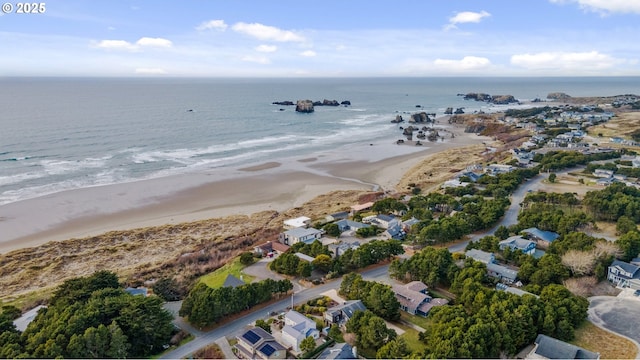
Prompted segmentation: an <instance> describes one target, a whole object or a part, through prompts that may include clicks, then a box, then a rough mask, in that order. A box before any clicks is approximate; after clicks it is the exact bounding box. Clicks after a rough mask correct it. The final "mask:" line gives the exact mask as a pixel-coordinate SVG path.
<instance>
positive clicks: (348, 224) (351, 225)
mask: <svg viewBox="0 0 640 360" xmlns="http://www.w3.org/2000/svg"><path fill="white" fill-rule="evenodd" d="M336 225H338V229H339V230H340V232H345V231H347V230H354V231H356V230H358V229H362V228H366V227H369V226H371V225H367V224H363V223H361V222H357V221H353V220H347V219H343V220H338V221H336Z"/></svg>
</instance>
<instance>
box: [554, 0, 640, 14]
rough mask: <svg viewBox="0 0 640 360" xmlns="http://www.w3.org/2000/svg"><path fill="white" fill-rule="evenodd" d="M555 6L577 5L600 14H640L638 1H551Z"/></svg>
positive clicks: (639, 2)
mask: <svg viewBox="0 0 640 360" xmlns="http://www.w3.org/2000/svg"><path fill="white" fill-rule="evenodd" d="M550 1H551V2H552V3H555V4H564V3H577V4H578V5H580V7H581V8H582V9H585V10H590V11H594V12H600V13H635V14H640V1H638V0H550Z"/></svg>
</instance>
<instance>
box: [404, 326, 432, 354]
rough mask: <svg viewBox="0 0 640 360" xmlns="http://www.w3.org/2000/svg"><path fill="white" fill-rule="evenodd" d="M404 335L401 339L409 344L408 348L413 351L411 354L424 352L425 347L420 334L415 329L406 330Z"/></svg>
mask: <svg viewBox="0 0 640 360" xmlns="http://www.w3.org/2000/svg"><path fill="white" fill-rule="evenodd" d="M404 331H405V332H404V334H402V335H400V337H401V338H404V340H405V341H406V342H407V346H408V347H409V349H411V352H414V351H418V352H423V351H424V350H425V348H426V347H425V345H424V343H423V342H422V341H420V338H419V337H418V335H419V333H418V331H416V330H415V329H411V328H408V329H404Z"/></svg>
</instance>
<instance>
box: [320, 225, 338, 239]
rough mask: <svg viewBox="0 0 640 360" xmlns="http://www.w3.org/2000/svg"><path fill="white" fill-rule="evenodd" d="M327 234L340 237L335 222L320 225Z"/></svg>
mask: <svg viewBox="0 0 640 360" xmlns="http://www.w3.org/2000/svg"><path fill="white" fill-rule="evenodd" d="M322 229H323V230H324V231H325V232H326V233H327V235H329V236H332V237H335V238H337V237H340V227H339V226H338V225H337V224H336V223H329V224H326V225H325V226H323V227H322Z"/></svg>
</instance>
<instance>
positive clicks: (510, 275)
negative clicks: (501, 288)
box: [487, 263, 518, 284]
mask: <svg viewBox="0 0 640 360" xmlns="http://www.w3.org/2000/svg"><path fill="white" fill-rule="evenodd" d="M487 274H488V275H489V276H492V277H495V278H497V279H498V280H500V281H502V282H504V283H506V284H512V283H514V282H515V281H516V279H517V278H518V271H517V270H514V269H510V268H508V267H506V266H502V265H498V264H496V263H489V264H487Z"/></svg>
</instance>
